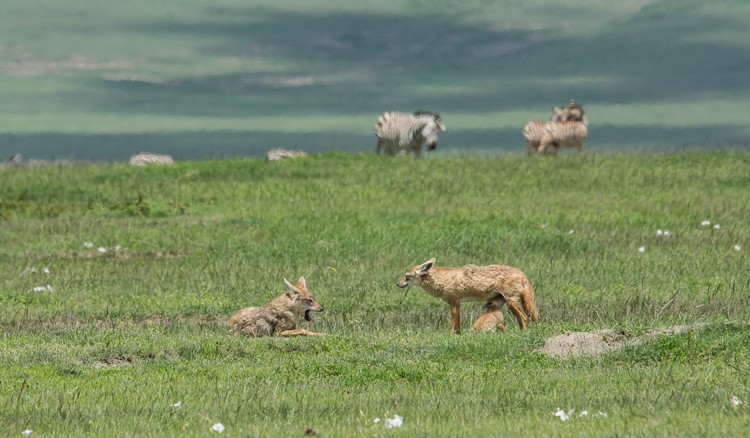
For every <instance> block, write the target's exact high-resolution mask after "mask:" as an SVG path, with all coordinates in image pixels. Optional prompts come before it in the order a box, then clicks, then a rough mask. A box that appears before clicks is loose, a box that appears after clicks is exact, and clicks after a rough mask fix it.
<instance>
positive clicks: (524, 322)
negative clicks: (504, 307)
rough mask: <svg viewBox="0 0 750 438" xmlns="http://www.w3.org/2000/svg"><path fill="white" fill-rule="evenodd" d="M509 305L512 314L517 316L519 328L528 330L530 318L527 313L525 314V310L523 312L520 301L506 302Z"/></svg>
mask: <svg viewBox="0 0 750 438" xmlns="http://www.w3.org/2000/svg"><path fill="white" fill-rule="evenodd" d="M506 302H507V303H508V308H509V309H510V311H511V312H513V314H514V315H515V316H516V319H517V320H518V326H519V327H520V328H521V330H526V328H527V327H528V326H529V317H527V316H526V314H525V313H523V310H521V306H520V305H519V304H518V300H515V299H514V300H506Z"/></svg>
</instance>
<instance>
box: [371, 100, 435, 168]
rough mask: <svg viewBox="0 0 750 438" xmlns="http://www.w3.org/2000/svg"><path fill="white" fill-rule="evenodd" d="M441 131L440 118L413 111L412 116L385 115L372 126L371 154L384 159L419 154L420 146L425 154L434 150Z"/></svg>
mask: <svg viewBox="0 0 750 438" xmlns="http://www.w3.org/2000/svg"><path fill="white" fill-rule="evenodd" d="M444 131H445V125H444V124H443V121H442V119H441V118H440V114H437V113H433V112H430V111H417V112H415V113H414V114H405V113H399V112H386V113H383V114H382V115H381V116H380V117H378V121H377V123H376V124H375V137H376V138H377V145H376V146H375V152H376V153H378V154H380V153H383V154H385V155H406V154H408V153H409V152H413V153H414V155H415V156H416V157H419V156H421V154H422V145H423V144H425V143H427V148H428V149H429V150H434V149H435V147H437V142H438V134H440V133H441V132H444Z"/></svg>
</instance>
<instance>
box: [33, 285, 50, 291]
mask: <svg viewBox="0 0 750 438" xmlns="http://www.w3.org/2000/svg"><path fill="white" fill-rule="evenodd" d="M32 290H33V291H34V292H54V291H55V290H54V289H53V288H52V286H50V285H46V286H35V287H34V289H32Z"/></svg>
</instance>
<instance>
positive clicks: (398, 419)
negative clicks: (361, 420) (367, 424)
mask: <svg viewBox="0 0 750 438" xmlns="http://www.w3.org/2000/svg"><path fill="white" fill-rule="evenodd" d="M373 423H375V424H378V423H380V418H377V417H376V418H375V419H374V420H373ZM403 425H404V417H402V416H400V415H394V416H393V418H387V417H386V419H385V421H384V422H383V427H385V428H386V429H393V428H394V427H401V426H403Z"/></svg>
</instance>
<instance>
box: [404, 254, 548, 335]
mask: <svg viewBox="0 0 750 438" xmlns="http://www.w3.org/2000/svg"><path fill="white" fill-rule="evenodd" d="M411 284H416V285H418V286H420V287H421V288H422V289H424V290H425V291H426V292H427V293H428V294H430V295H432V296H433V297H435V298H440V299H441V300H443V301H445V302H446V303H448V305H450V307H451V333H456V334H459V333H461V307H460V303H461V301H489V300H491V299H493V298H495V297H496V296H497V295H502V296H503V297H504V298H505V301H506V302H507V303H508V308H509V309H510V311H511V312H513V314H514V315H515V316H516V319H517V320H518V325H519V326H520V327H521V330H525V329H526V328H527V327H528V325H529V323H528V320H529V318H528V317H527V316H526V314H528V316H530V317H531V319H533V320H534V321H536V320H537V318H539V313H538V312H537V310H536V306H535V305H534V289H532V287H531V283H529V280H528V279H527V278H526V275H524V273H523V272H521V271H520V270H518V269H516V268H512V267H510V266H502V265H487V266H475V265H468V266H463V267H461V268H438V267H435V259H434V258H431V259H429V260H427V261H426V262H424V263H422V264H421V265H416V266H414V267H412V268H411V269H409V270H408V271H406V274H405V275H404V278H403V279H402V280H401V281H400V282H399V283H398V287H406V286H409V285H411ZM521 307H523V310H521ZM524 311H525V312H526V314H524Z"/></svg>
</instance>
